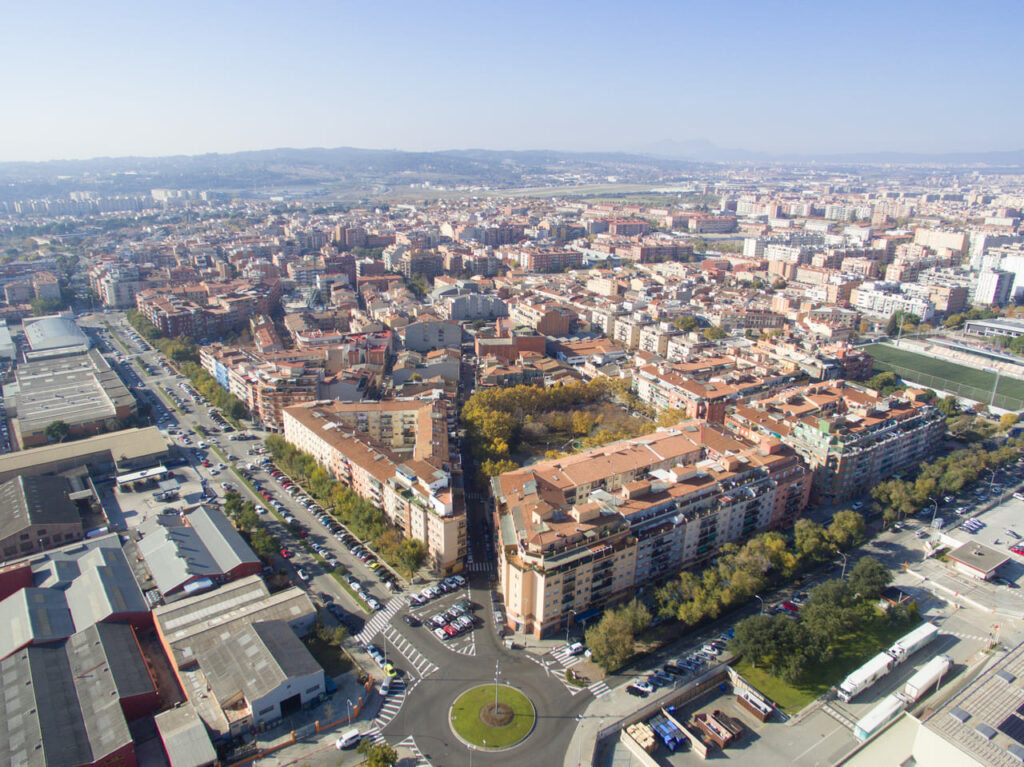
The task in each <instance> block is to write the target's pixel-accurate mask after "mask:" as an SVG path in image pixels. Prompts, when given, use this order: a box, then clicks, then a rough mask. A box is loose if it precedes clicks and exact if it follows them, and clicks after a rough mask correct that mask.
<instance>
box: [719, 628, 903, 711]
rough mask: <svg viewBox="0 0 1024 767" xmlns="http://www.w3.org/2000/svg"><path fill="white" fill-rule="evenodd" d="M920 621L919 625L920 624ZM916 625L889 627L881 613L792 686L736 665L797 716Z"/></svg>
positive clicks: (764, 672)
mask: <svg viewBox="0 0 1024 767" xmlns="http://www.w3.org/2000/svg"><path fill="white" fill-rule="evenodd" d="M919 622H920V621H918V623H919ZM916 625H917V624H916V623H889V621H888V620H887V619H886V617H885V615H883V614H882V612H881V611H879V610H875V612H874V616H873V617H872V618H871V619H870V620H867V621H864V623H862V624H861V626H860V628H859V629H858V631H856V632H854V633H851V634H846V635H844V636H841V637H839V638H838V639H837V640H836V643H835V655H834V656H833V657H832V660H830V661H827V662H825V663H812V664H810V665H809V666H807V667H806V668H805V669H804V673H803V675H802V676H801V678H800V679H799V680H798V681H797V682H795V683H793V684H790V683H789V682H786V681H784V680H782V679H780V678H779V677H777V676H773V675H772V674H770V673H769V672H768V671H767V670H766V669H764V668H754V667H753V666H751V665H750V663H748V662H747V661H746V660H739V661H737V662H736V663H734V664H733V668H735V669H736V671H737V672H739V674H740V675H741V676H742V677H743V678H744V679H746V680H747V681H748V682H750V683H751V684H752V685H754V687H756V688H757V689H758V690H760V691H761V692H762V693H763V694H765V695H767V696H768V697H769V698H771V699H772V700H773V701H775V703H776V705H778V707H779V708H781V709H782V710H783V711H785V712H786V713H787V714H795V713H796V712H797V711H799V710H800V709H802V708H803V707H804V706H806V705H807V704H808V703H810V702H811V701H813V700H815V699H816V698H818V697H819V696H821V695H823V694H824V693H825V692H826V691H827V690H828V689H829V688H830V687H833V686H835V685H838V684H839V683H840V682H842V681H843V679H845V678H846V677H847V675H848V674H849V673H850V672H851V671H853V670H854V669H856V668H859V667H860V666H862V665H863V664H864V663H865V662H866V661H868V660H870V659H871V657H872V656H874V655H877V654H878V653H879V652H881V651H882V650H885V649H886V648H887V647H889V646H891V645H892V643H893V642H895V641H896V640H897V639H899V638H900V637H901V636H903V635H904V634H906V633H908V632H909V631H911V630H912V629H913V628H914V627H915V626H916Z"/></svg>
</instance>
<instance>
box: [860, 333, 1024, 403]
mask: <svg viewBox="0 0 1024 767" xmlns="http://www.w3.org/2000/svg"><path fill="white" fill-rule="evenodd" d="M866 350H867V352H868V354H870V355H871V356H872V357H874V358H875V370H876V372H880V371H887V370H891V371H892V372H894V373H896V374H897V375H899V376H900V377H902V378H905V379H906V380H908V381H913V382H914V383H918V384H921V385H922V386H927V387H929V388H932V389H942V390H944V391H948V392H953V393H955V394H958V395H960V396H963V397H966V398H968V399H972V400H976V401H977V402H984V403H986V404H988V403H989V401H990V400H991V399H992V387H993V385H994V384H995V382H996V376H995V373H989V372H988V371H986V370H980V369H978V368H971V367H967V366H965V365H957V364H956V363H954V362H947V361H946V360H940V359H935V358H934V357H927V356H925V355H923V354H915V353H914V352H908V351H904V350H903V349H897V348H896V347H894V346H889V345H888V344H871V345H870V346H868V347H867V349H866ZM992 404H994V405H995V406H996V407H1000V408H1005V409H1006V410H1021V409H1022V408H1024V381H1019V380H1017V379H1016V378H1008V377H1005V376H1001V377H1000V378H999V389H998V391H997V392H996V397H995V401H994V402H993V403H992Z"/></svg>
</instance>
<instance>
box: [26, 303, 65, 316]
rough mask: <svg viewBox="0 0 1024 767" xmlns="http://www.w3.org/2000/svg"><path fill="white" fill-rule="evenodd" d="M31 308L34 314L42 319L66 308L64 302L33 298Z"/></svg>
mask: <svg viewBox="0 0 1024 767" xmlns="http://www.w3.org/2000/svg"><path fill="white" fill-rule="evenodd" d="M29 306H31V307H32V314H34V315H35V316H36V317H40V316H42V315H44V314H53V313H54V312H56V311H58V310H59V309H60V308H61V307H62V306H64V302H63V301H61V300H60V299H57V298H33V299H32V300H31V301H29Z"/></svg>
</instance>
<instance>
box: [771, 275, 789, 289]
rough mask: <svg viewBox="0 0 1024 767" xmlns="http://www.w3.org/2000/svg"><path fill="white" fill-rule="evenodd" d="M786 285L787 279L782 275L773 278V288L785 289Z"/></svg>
mask: <svg viewBox="0 0 1024 767" xmlns="http://www.w3.org/2000/svg"><path fill="white" fill-rule="evenodd" d="M785 287H786V281H785V280H784V279H782V278H781V277H776V278H775V279H774V280H772V290H783V289H784V288H785Z"/></svg>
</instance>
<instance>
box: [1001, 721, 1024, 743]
mask: <svg viewBox="0 0 1024 767" xmlns="http://www.w3.org/2000/svg"><path fill="white" fill-rule="evenodd" d="M999 732H1001V733H1003V734H1004V735H1009V736H1010V737H1011V738H1013V739H1014V740H1015V741H1017V742H1018V743H1020V744H1022V745H1024V719H1021V718H1020V717H1019V716H1017V715H1016V714H1010V715H1009V716H1008V717H1006V719H1004V720H1003V721H1002V722H1000V724H999Z"/></svg>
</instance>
